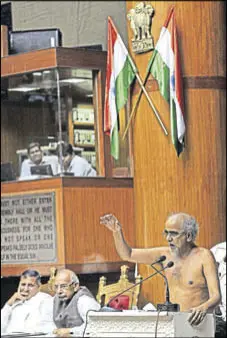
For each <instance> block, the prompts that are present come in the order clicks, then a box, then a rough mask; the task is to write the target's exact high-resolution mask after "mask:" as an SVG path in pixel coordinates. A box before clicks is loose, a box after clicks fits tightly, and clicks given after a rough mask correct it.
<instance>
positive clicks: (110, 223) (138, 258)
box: [100, 214, 167, 264]
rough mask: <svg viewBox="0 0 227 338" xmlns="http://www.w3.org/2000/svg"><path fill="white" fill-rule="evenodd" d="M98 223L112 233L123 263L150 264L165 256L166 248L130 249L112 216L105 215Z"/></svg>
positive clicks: (116, 220)
mask: <svg viewBox="0 0 227 338" xmlns="http://www.w3.org/2000/svg"><path fill="white" fill-rule="evenodd" d="M100 223H101V224H104V225H105V226H106V227H107V228H108V229H109V230H111V231H112V232H113V237H114V242H115V247H116V250H117V252H118V255H119V256H120V257H121V258H122V259H123V260H125V261H129V262H135V263H144V264H151V262H153V261H155V260H157V259H158V258H159V257H160V256H161V255H163V254H166V249H167V248H166V247H156V248H145V249H144V248H143V249H135V248H131V247H130V246H129V245H128V244H127V243H126V241H125V239H124V235H123V232H122V226H121V224H120V222H119V221H118V219H117V218H116V217H115V216H114V215H112V214H107V215H104V216H102V217H100Z"/></svg>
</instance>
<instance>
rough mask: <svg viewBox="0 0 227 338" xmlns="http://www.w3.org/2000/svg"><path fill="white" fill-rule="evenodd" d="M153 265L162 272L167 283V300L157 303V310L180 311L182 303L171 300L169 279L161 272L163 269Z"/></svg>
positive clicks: (159, 272) (158, 271)
mask: <svg viewBox="0 0 227 338" xmlns="http://www.w3.org/2000/svg"><path fill="white" fill-rule="evenodd" d="M151 266H152V268H153V269H154V270H155V271H156V272H157V273H158V274H160V275H161V276H162V277H163V278H164V280H165V285H166V301H165V303H164V304H157V310H158V311H168V312H178V311H180V305H179V304H173V303H171V302H170V294H169V285H168V281H167V278H166V276H165V275H163V274H162V273H161V271H162V270H158V269H156V267H154V266H153V264H152V265H151Z"/></svg>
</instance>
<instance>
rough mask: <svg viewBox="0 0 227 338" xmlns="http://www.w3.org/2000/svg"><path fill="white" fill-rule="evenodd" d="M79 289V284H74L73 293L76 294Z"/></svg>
mask: <svg viewBox="0 0 227 338" xmlns="http://www.w3.org/2000/svg"><path fill="white" fill-rule="evenodd" d="M79 287H80V284H79V283H77V284H74V291H75V292H76V291H77V290H78V289H79Z"/></svg>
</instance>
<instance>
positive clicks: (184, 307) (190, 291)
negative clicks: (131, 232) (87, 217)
mask: <svg viewBox="0 0 227 338" xmlns="http://www.w3.org/2000/svg"><path fill="white" fill-rule="evenodd" d="M100 223H101V224H104V225H105V226H106V227H107V228H108V229H110V230H111V231H112V232H113V237H114V242H115V246H116V250H117V252H118V254H119V256H120V257H121V258H122V259H123V260H127V261H131V262H136V263H143V264H148V265H150V264H151V263H152V262H155V261H157V260H158V259H159V258H160V257H161V256H162V255H165V256H166V259H167V262H168V261H173V262H174V266H173V267H172V268H171V269H167V270H165V274H166V277H167V280H168V283H169V290H170V297H171V299H170V300H171V302H172V303H177V304H179V305H180V311H188V312H191V314H190V315H189V318H188V321H189V323H190V324H191V325H198V324H200V323H201V322H202V320H203V319H204V317H205V315H206V313H207V312H211V313H212V312H213V310H214V308H215V307H216V306H217V305H218V304H219V302H220V299H221V296H220V287H219V280H218V275H217V268H216V264H215V259H214V256H213V255H212V253H211V252H210V250H208V249H205V248H201V247H198V246H197V245H196V244H195V239H196V235H197V233H198V228H199V227H198V224H197V222H196V220H195V219H194V218H193V217H191V216H190V215H188V214H184V213H176V214H172V215H171V216H169V217H168V218H167V221H166V224H165V229H164V232H163V235H164V237H165V239H166V241H167V243H168V246H164V247H155V248H146V249H136V248H131V247H130V246H129V245H128V244H127V243H126V241H125V239H124V236H123V232H122V227H121V224H120V223H119V221H118V219H117V218H116V217H115V216H114V215H112V214H109V215H104V216H103V217H101V218H100ZM160 265H161V267H163V265H162V263H160Z"/></svg>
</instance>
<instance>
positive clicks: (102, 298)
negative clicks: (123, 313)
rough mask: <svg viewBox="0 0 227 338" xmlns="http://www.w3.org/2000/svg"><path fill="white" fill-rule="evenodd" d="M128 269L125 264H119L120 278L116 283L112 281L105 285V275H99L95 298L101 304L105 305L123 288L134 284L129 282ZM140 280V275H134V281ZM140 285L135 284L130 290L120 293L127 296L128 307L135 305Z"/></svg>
mask: <svg viewBox="0 0 227 338" xmlns="http://www.w3.org/2000/svg"><path fill="white" fill-rule="evenodd" d="M128 270H129V267H128V266H127V265H123V266H121V275H120V279H119V280H118V282H117V283H114V284H109V285H107V284H106V280H107V279H106V277H104V276H102V277H100V280H99V287H98V293H97V296H96V299H97V301H98V302H99V303H100V304H101V306H104V305H107V304H108V302H109V301H111V299H113V297H115V296H117V295H118V294H120V293H121V292H123V291H124V290H126V289H128V288H130V287H132V286H133V285H134V283H133V282H129V279H128ZM141 280H142V277H141V276H140V275H138V276H137V277H136V280H135V283H138V282H140V281H141ZM140 286H141V284H139V285H136V286H135V287H132V288H131V289H130V290H128V291H126V292H124V293H123V294H122V295H125V296H128V297H129V309H132V308H133V307H134V306H137V302H138V296H139V293H140Z"/></svg>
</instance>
